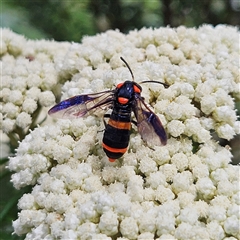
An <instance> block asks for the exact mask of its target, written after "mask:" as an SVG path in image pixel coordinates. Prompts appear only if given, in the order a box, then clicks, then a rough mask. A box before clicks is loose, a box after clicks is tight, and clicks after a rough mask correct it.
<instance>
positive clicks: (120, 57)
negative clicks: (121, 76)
mask: <svg viewBox="0 0 240 240" xmlns="http://www.w3.org/2000/svg"><path fill="white" fill-rule="evenodd" d="M120 59H121V60H122V61H123V62H124V63H125V65H126V66H127V68H128V70H129V71H130V73H131V75H132V80H133V82H134V76H133V72H132V70H131V68H130V67H129V65H128V63H127V62H126V61H125V59H124V58H123V57H120Z"/></svg>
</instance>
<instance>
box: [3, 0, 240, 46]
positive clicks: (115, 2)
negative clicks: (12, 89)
mask: <svg viewBox="0 0 240 240" xmlns="http://www.w3.org/2000/svg"><path fill="white" fill-rule="evenodd" d="M203 23H209V24H213V25H214V26H215V25H217V24H230V25H240V0H188V1H186V0H185V1H180V0H135V1H133V0H79V1H78V0H66V1H64V0H63V1H61V0H42V1H41V0H37V1H36V0H34V1H31V0H24V1H21V0H6V1H2V2H1V26H2V27H9V28H11V29H12V30H13V31H15V32H17V33H21V34H23V35H25V36H26V37H27V38H31V39H39V38H47V39H54V40H56V41H76V42H79V41H80V40H81V38H82V36H83V35H94V34H96V33H99V32H102V31H106V30H107V29H116V28H117V29H119V30H120V31H121V32H124V33H127V32H128V31H129V30H132V29H136V28H137V29H139V28H142V27H143V26H145V27H150V26H152V27H160V26H167V25H169V26H171V27H177V26H179V25H185V26H187V27H197V26H199V25H201V24H203Z"/></svg>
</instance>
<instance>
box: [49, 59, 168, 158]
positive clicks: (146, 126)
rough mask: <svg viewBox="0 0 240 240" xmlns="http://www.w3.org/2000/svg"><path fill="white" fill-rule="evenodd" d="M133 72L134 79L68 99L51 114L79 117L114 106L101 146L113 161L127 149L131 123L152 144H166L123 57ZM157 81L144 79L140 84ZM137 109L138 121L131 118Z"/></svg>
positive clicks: (162, 131) (144, 139)
mask: <svg viewBox="0 0 240 240" xmlns="http://www.w3.org/2000/svg"><path fill="white" fill-rule="evenodd" d="M121 60H122V61H123V62H124V63H125V64H126V66H127V68H128V69H129V71H130V73H131V75H132V81H129V80H127V81H125V82H123V83H119V84H118V85H117V87H116V88H115V89H114V90H107V91H104V92H99V93H93V94H83V95H77V96H74V97H71V98H69V99H66V100H64V101H62V102H60V103H58V104H57V105H55V106H54V107H52V108H51V109H50V110H49V111H48V113H49V114H50V115H51V116H53V117H57V118H70V119H71V118H78V117H84V116H87V115H89V114H93V113H94V114H97V112H98V111H99V110H100V111H102V110H105V111H106V110H108V109H112V112H111V114H105V115H104V117H108V118H109V121H108V123H105V131H104V135H103V141H102V146H103V149H104V151H105V153H106V155H107V156H108V158H109V161H110V162H114V161H115V160H116V159H118V158H120V157H121V156H122V155H123V154H124V153H125V152H126V151H127V148H128V144H129V138H130V130H131V123H134V124H135V125H137V128H138V131H139V133H140V134H141V137H142V139H143V141H145V142H148V143H150V144H151V145H155V146H156V145H165V144H166V143H167V135H166V132H165V130H164V128H163V126H162V124H161V121H160V120H159V118H158V116H157V115H156V114H155V113H154V112H153V111H151V110H150V109H149V107H148V106H147V105H146V103H145V102H144V98H143V97H142V96H141V92H142V88H141V86H140V85H139V84H138V83H136V82H134V76H133V73H132V70H131V69H130V67H129V65H128V63H127V62H126V61H125V60H124V59H123V58H122V57H121ZM146 82H155V83H160V84H163V85H164V86H167V85H166V84H164V83H161V82H156V81H142V82H141V83H146ZM132 112H134V115H135V118H136V121H134V120H132V116H131V115H132Z"/></svg>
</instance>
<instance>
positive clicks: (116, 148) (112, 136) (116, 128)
mask: <svg viewBox="0 0 240 240" xmlns="http://www.w3.org/2000/svg"><path fill="white" fill-rule="evenodd" d="M130 129H131V122H130V119H129V121H127V122H121V121H116V120H113V119H112V118H110V120H109V122H108V124H107V126H106V129H105V132H104V135H103V143H102V145H103V149H104V151H105V153H106V155H107V156H108V157H109V161H111V162H113V161H115V159H118V158H120V157H121V156H122V155H123V154H124V153H125V152H126V151H127V147H128V143H129V138H130Z"/></svg>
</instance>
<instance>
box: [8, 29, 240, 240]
mask: <svg viewBox="0 0 240 240" xmlns="http://www.w3.org/2000/svg"><path fill="white" fill-rule="evenodd" d="M238 40H239V33H238V31H237V29H236V28H233V27H228V26H223V25H222V26H217V27H215V28H213V27H211V26H208V25H206V26H202V27H200V28H199V29H187V28H185V27H179V28H176V29H171V28H159V29H142V30H139V31H132V32H130V33H129V34H128V35H124V34H122V33H120V32H118V31H107V32H106V33H103V34H100V35H97V36H94V37H86V38H84V39H83V42H82V44H76V43H74V44H72V45H71V47H70V49H69V51H68V52H67V54H66V56H65V58H64V59H63V60H62V62H61V60H59V61H58V62H59V66H61V67H59V68H57V72H58V76H59V77H60V78H64V79H66V78H67V76H70V75H72V78H71V81H68V82H66V83H65V84H64V86H63V88H62V91H63V99H65V98H67V97H71V96H74V95H76V94H81V93H92V92H99V91H103V90H105V89H109V88H114V86H115V85H116V84H117V83H119V82H122V81H125V80H127V79H129V80H130V79H131V75H130V73H129V71H128V69H127V68H126V67H125V66H124V64H123V63H122V62H121V60H120V58H119V57H120V56H123V57H124V58H125V59H126V60H127V62H128V63H129V65H130V66H131V68H132V70H133V73H134V76H135V81H136V82H140V81H143V80H155V81H159V82H164V83H166V84H168V85H169V87H168V88H164V87H163V86H162V85H160V84H153V83H148V84H144V85H142V87H143V93H142V95H143V96H144V97H145V100H146V102H148V103H150V104H151V105H152V106H153V107H154V112H155V113H156V114H157V115H158V116H159V117H160V119H161V121H162V123H163V125H164V126H165V128H166V130H167V132H168V134H169V139H168V143H167V145H166V146H163V147H159V146H156V147H155V150H152V149H150V148H149V147H147V146H145V145H144V144H143V142H142V141H141V138H140V136H139V134H138V133H136V132H134V133H133V134H132V135H131V140H130V143H129V151H128V152H127V153H126V154H125V155H124V156H123V158H121V159H120V160H117V161H115V162H114V163H110V162H109V161H108V159H107V157H106V155H105V154H104V152H103V150H102V148H101V141H102V140H101V139H102V135H103V133H102V131H101V130H102V129H103V128H104V125H103V123H102V120H101V118H98V117H95V116H89V117H86V118H84V119H76V120H73V121H70V120H59V121H58V122H56V123H55V124H52V123H51V124H50V123H49V124H46V125H45V126H40V127H39V128H37V129H35V130H33V131H32V132H31V133H30V134H29V135H27V136H26V137H25V139H24V140H23V141H22V142H21V143H20V145H19V148H18V149H17V152H16V156H15V157H12V158H10V162H9V169H10V170H11V171H15V173H14V174H13V175H12V182H13V184H14V186H15V187H16V188H21V187H23V186H26V185H34V186H33V189H32V192H31V193H29V194H25V195H24V196H23V197H22V198H21V199H20V201H19V204H18V206H19V208H20V209H21V212H20V213H19V216H18V219H17V220H15V221H14V222H13V226H14V231H15V233H16V234H18V235H22V234H26V239H58V238H59V239H83V240H85V239H109V240H110V239H117V240H124V239H149V240H150V239H159V240H160V239H229V240H230V239H231V240H233V239H239V238H240V231H239V221H240V216H239V207H240V197H239V196H240V195H239V194H240V187H239V166H233V165H230V164H229V163H230V162H231V157H232V155H231V152H230V150H229V148H227V147H226V148H225V147H221V146H220V145H219V144H218V143H217V142H216V141H215V140H214V139H212V138H211V133H210V131H215V132H216V133H217V134H218V136H219V137H222V138H226V139H231V138H233V136H234V135H235V134H238V133H239V126H240V124H239V122H238V121H237V116H236V112H235V110H234V98H238V99H239V98H240V93H239V82H238V81H239V79H238V71H239V69H238V68H239V66H238V61H239V48H238ZM36 44H37V43H36ZM56 44H57V43H56ZM61 59H62V58H61ZM50 81H51V80H50ZM233 97H234V98H233Z"/></svg>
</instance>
